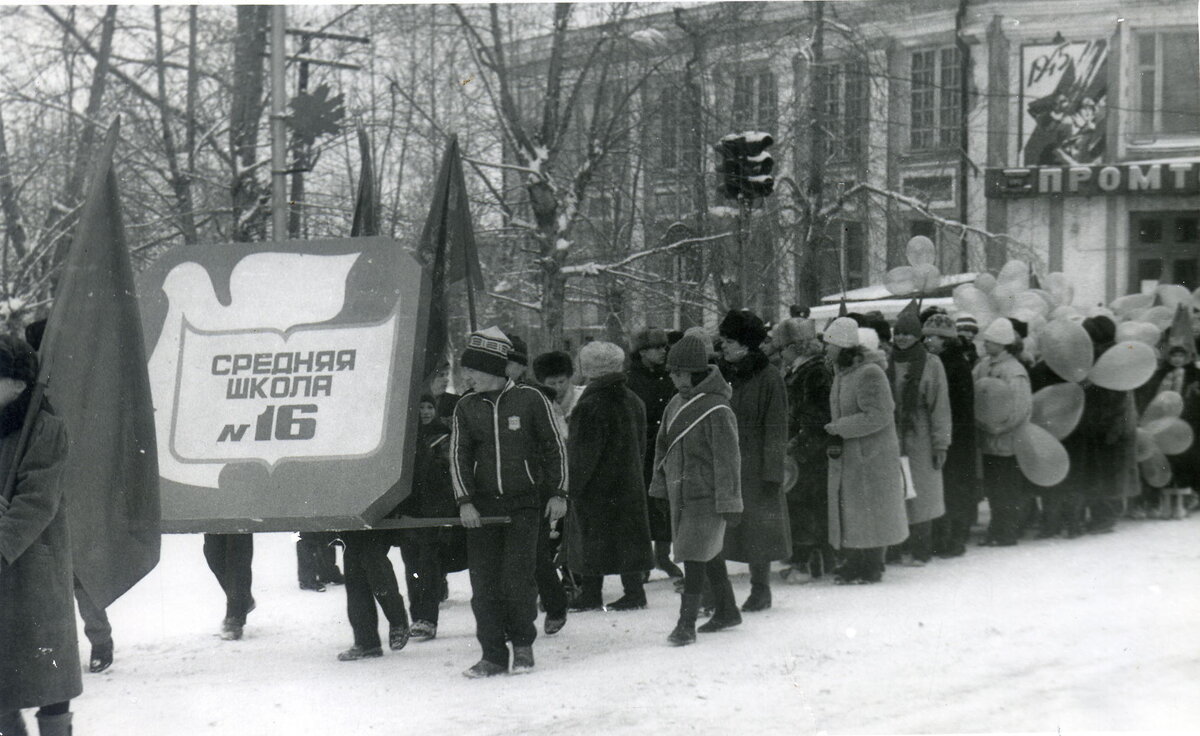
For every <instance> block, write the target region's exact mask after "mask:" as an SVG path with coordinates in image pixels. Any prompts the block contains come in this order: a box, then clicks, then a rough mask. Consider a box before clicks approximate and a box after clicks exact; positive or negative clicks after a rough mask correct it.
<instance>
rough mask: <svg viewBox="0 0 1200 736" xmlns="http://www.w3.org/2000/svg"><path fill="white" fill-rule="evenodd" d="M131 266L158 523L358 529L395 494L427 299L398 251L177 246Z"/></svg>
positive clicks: (349, 244) (366, 245)
mask: <svg viewBox="0 0 1200 736" xmlns="http://www.w3.org/2000/svg"><path fill="white" fill-rule="evenodd" d="M142 280H143V283H142V284H141V285H140V286H139V293H140V294H141V295H142V314H143V322H144V331H145V335H146V342H147V354H148V355H149V356H150V357H149V371H150V383H151V391H152V394H153V397H154V407H155V425H156V429H157V434H158V447H159V455H160V457H159V472H160V477H161V478H160V480H161V488H162V508H163V528H164V530H168V531H235V530H254V531H271V530H286V529H300V530H304V529H342V528H357V527H361V526H363V525H364V524H365V523H369V522H371V521H374V520H376V519H377V518H378V517H379V516H382V515H383V514H384V513H386V512H387V511H388V510H390V509H391V508H392V507H393V506H395V504H396V503H397V502H398V501H399V500H401V499H402V498H403V497H404V495H406V494H407V489H408V485H407V483H408V479H407V477H406V473H407V471H408V465H410V463H407V462H406V461H405V460H406V458H409V457H411V452H410V449H411V448H410V447H409V445H410V444H411V442H410V440H411V434H412V433H410V432H409V431H408V428H409V424H410V412H409V407H410V406H413V407H415V405H416V402H415V396H414V393H413V392H414V391H415V390H416V389H417V388H418V387H416V386H414V380H413V377H414V371H415V370H419V369H418V368H417V367H416V366H418V365H419V364H420V361H422V360H423V359H424V354H423V348H424V339H423V336H424V332H425V327H426V325H425V319H426V314H425V305H426V302H427V301H428V285H427V284H428V280H427V279H426V278H424V275H423V271H422V268H421V266H420V265H419V264H418V263H417V261H416V260H415V258H414V257H413V256H412V255H411V253H409V252H407V251H405V250H404V249H403V248H402V247H401V246H400V245H399V244H398V243H396V242H395V241H392V240H390V239H388V238H353V239H345V240H324V241H306V242H301V241H293V242H288V243H264V244H244V243H239V244H229V245H215V246H186V247H181V248H177V249H175V250H173V251H171V252H170V253H168V254H167V255H166V256H164V257H163V258H161V259H160V260H159V261H158V262H157V263H156V264H155V266H154V267H153V268H151V269H149V270H148V271H147V272H146V273H145V274H143V276H142ZM418 346H420V349H418ZM415 383H419V379H418V380H417V381H416V382H415Z"/></svg>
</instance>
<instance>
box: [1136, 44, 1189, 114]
mask: <svg viewBox="0 0 1200 736" xmlns="http://www.w3.org/2000/svg"><path fill="white" fill-rule="evenodd" d="M1136 40H1137V54H1136V57H1135V58H1136V59H1137V75H1136V79H1137V85H1138V88H1137V100H1138V103H1137V110H1138V111H1137V116H1136V120H1137V126H1138V132H1140V133H1142V134H1155V135H1180V134H1189V133H1193V134H1194V133H1198V132H1200V85H1198V84H1197V83H1196V79H1197V77H1198V76H1200V64H1198V59H1197V56H1200V45H1198V43H1197V38H1196V29H1195V28H1191V29H1189V30H1186V31H1171V32H1165V31H1164V32H1145V33H1138V34H1137V36H1136Z"/></svg>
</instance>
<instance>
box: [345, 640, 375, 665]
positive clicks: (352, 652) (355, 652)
mask: <svg viewBox="0 0 1200 736" xmlns="http://www.w3.org/2000/svg"><path fill="white" fill-rule="evenodd" d="M382 656H383V647H360V646H359V645H357V644H355V645H354V646H352V647H350V648H349V649H347V650H346V651H344V652H341V653H340V654H338V661H339V662H357V661H358V660H360V659H374V658H375V657H382Z"/></svg>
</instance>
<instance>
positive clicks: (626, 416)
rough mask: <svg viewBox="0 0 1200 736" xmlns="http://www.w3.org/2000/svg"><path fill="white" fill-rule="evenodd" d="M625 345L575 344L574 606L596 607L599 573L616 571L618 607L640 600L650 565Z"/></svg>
mask: <svg viewBox="0 0 1200 736" xmlns="http://www.w3.org/2000/svg"><path fill="white" fill-rule="evenodd" d="M624 364H625V352H624V351H623V350H621V348H619V347H617V346H616V345H614V344H612V343H610V342H599V341H597V342H590V343H588V344H587V345H584V346H583V349H582V350H580V351H579V367H580V370H581V371H582V372H583V375H584V377H585V378H586V379H587V380H588V384H587V387H586V388H584V390H583V395H581V396H580V397H579V401H578V402H576V404H575V408H574V410H572V412H571V415H570V417H569V420H568V421H569V427H570V429H569V431H568V432H567V458H568V461H569V463H570V465H569V473H570V479H571V481H570V482H571V486H570V488H571V495H570V499H569V501H568V505H567V519H566V542H567V558H566V559H567V568H568V569H569V570H570V571H571V572H573V573H575V574H576V575H580V576H582V578H583V584H582V587H583V592H582V594H581V595H580V600H578V601H576V604H575V607H576V608H600V607H601V606H602V605H603V603H602V599H601V592H602V588H603V585H604V576H605V575H620V576H621V585H622V587H623V588H624V590H625V594H624V595H623V596H622V597H621V598H620V599H618V600H616V601H614V602H613V603H611V604H609V606H608V607H609V608H611V609H613V610H618V611H624V610H631V609H636V608H645V607H646V592H645V590H644V589H643V588H642V584H643V575H644V573H645V572H646V571H648V570H649V569H650V568H652V567H654V552H653V549H652V548H651V546H650V523H649V521H648V520H647V518H646V490H645V486H644V481H643V479H642V457H643V456H644V454H645V448H646V410H645V408H644V407H643V405H642V400H641V399H639V398H638V397H637V395H636V394H634V393H633V392H632V391H630V390H629V387H628V386H627V379H626V376H625V374H624V373H623V372H622V368H623V366H624Z"/></svg>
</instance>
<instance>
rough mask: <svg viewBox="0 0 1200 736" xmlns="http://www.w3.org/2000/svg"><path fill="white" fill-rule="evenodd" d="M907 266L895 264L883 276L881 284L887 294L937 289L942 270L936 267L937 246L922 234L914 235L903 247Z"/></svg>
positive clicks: (896, 294)
mask: <svg viewBox="0 0 1200 736" xmlns="http://www.w3.org/2000/svg"><path fill="white" fill-rule="evenodd" d="M904 255H905V257H906V258H907V259H908V265H907V266H897V267H896V268H893V269H892V270H890V271H888V272H887V273H886V274H885V275H884V277H883V286H884V288H886V289H887V290H888V293H889V294H893V295H895V296H908V295H910V294H924V293H925V292H929V291H933V290H934V289H937V288H938V286H940V285H941V283H942V272H941V271H940V270H938V267H937V248H936V247H935V246H934V245H933V241H932V240H930V239H929V238H927V237H925V236H924V235H915V236H913V237H912V238H911V239H910V240H909V241H908V244H907V245H906V246H905V247H904Z"/></svg>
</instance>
